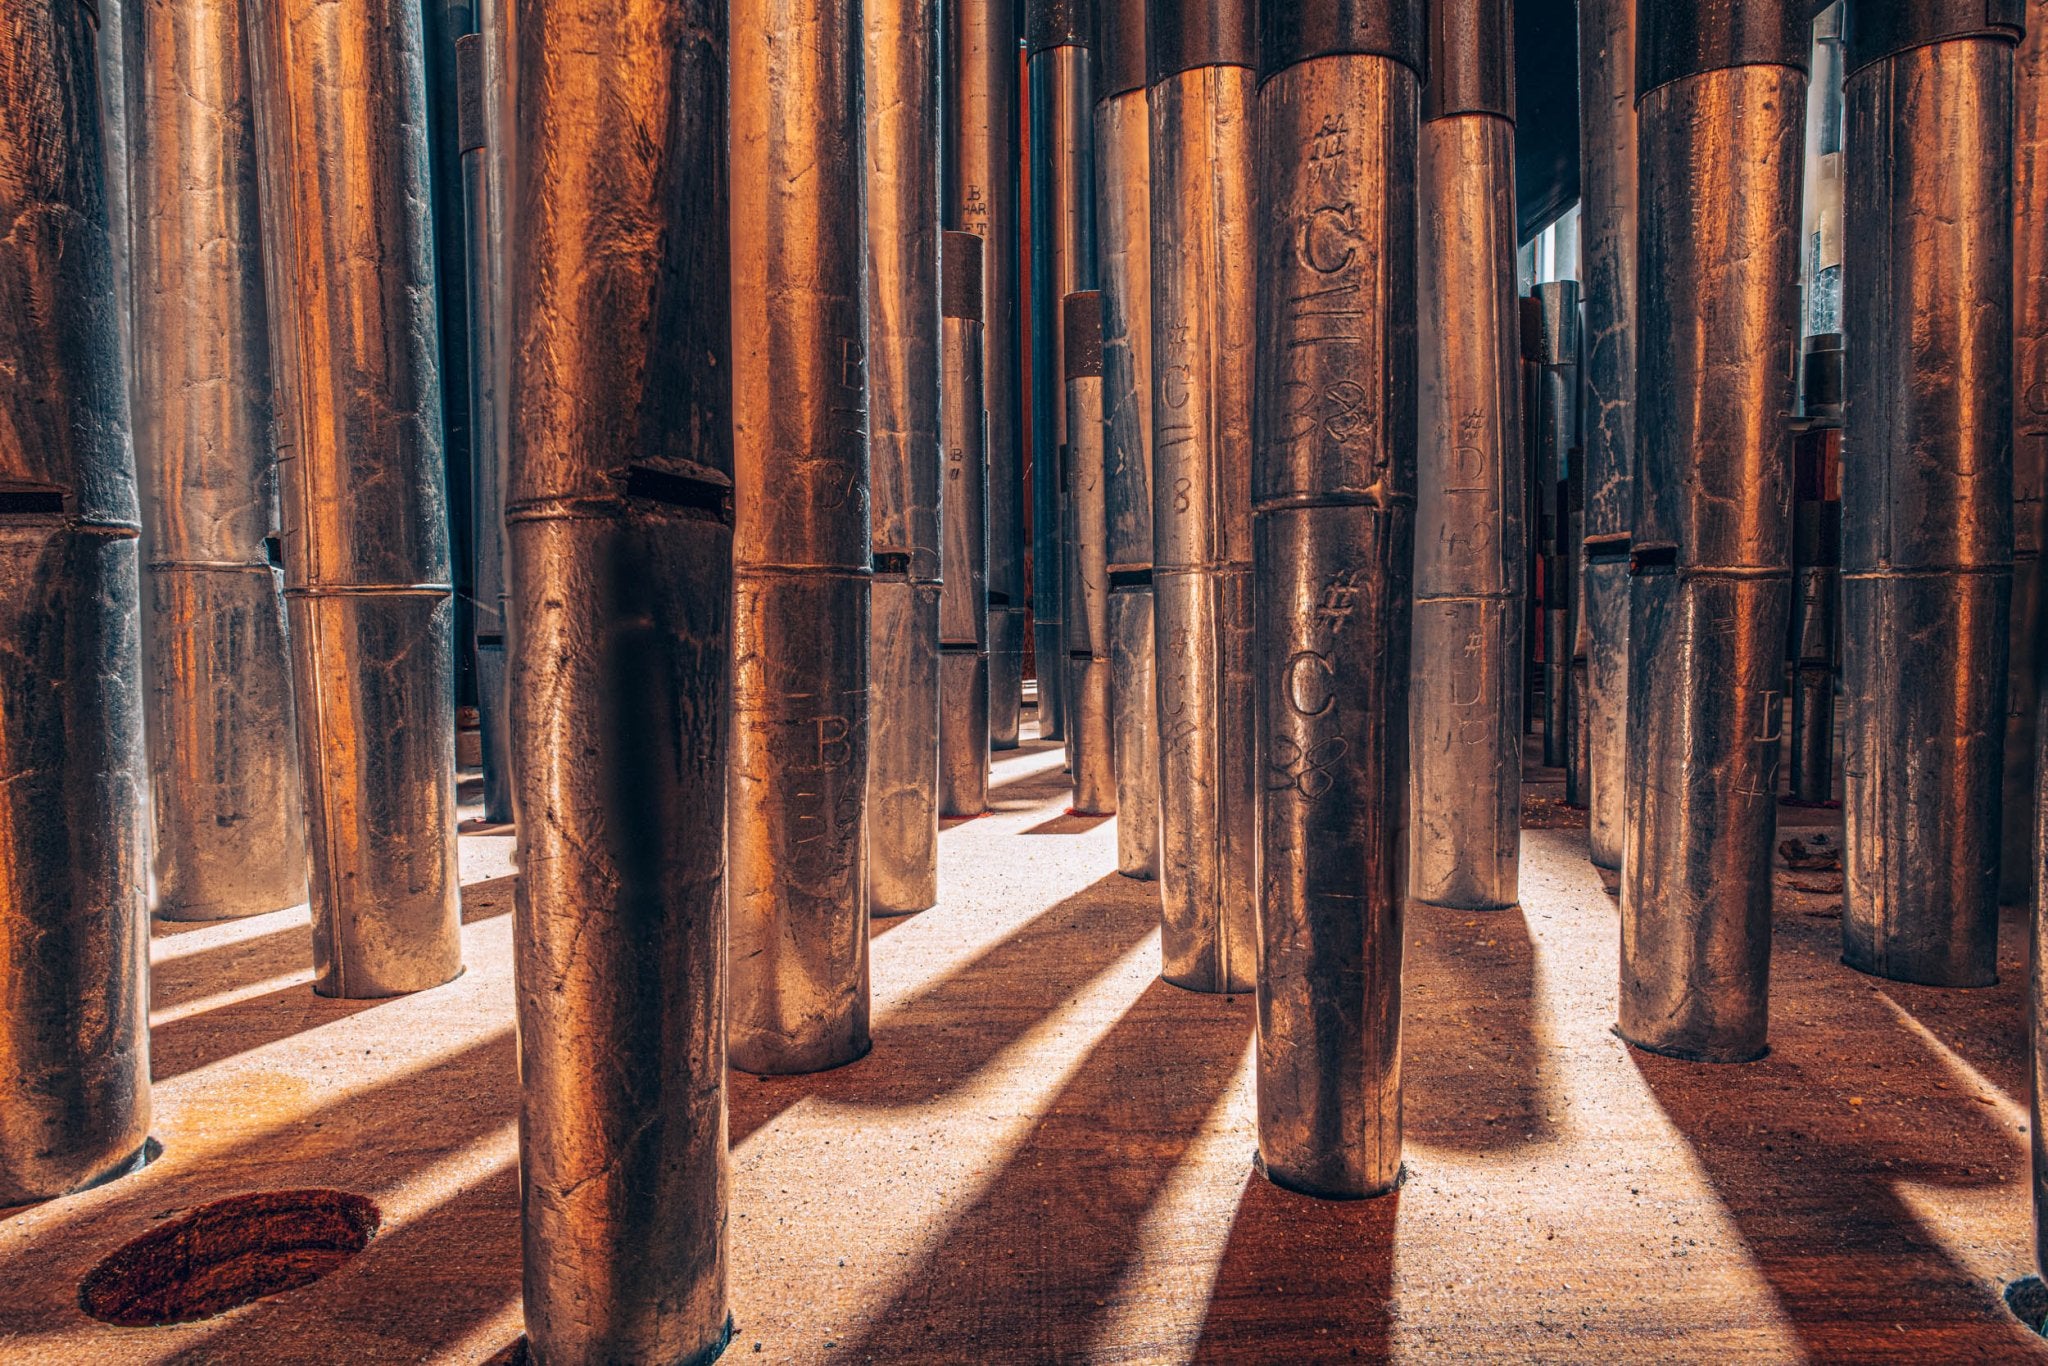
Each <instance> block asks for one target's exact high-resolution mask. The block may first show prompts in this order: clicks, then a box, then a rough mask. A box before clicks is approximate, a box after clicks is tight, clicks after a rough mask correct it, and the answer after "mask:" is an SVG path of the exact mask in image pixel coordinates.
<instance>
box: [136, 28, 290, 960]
mask: <svg viewBox="0 0 2048 1366" xmlns="http://www.w3.org/2000/svg"><path fill="white" fill-rule="evenodd" d="M132 17H133V19H134V20H135V23H134V32H133V37H134V38H135V40H136V41H135V43H134V44H133V46H132V47H130V48H129V50H128V53H127V57H128V60H129V61H130V62H131V63H132V64H133V67H134V69H135V88H136V104H135V111H134V112H135V119H134V121H133V125H132V127H131V129H130V135H129V148H130V157H131V189H132V196H131V203H132V205H133V209H134V215H135V232H134V236H133V243H134V251H133V257H132V273H133V277H134V282H135V289H134V292H133V301H134V307H133V320H134V331H135V336H136V345H135V347H134V349H133V351H132V353H131V354H132V355H133V358H134V366H133V380H132V384H131V392H132V394H133V396H134V402H135V458H136V487H137V491H138V493H139V495H140V502H141V509H142V528H143V542H144V549H145V557H146V563H145V566H144V583H145V591H144V595H143V596H144V601H145V603H146V604H147V608H146V610H145V611H144V612H143V614H142V623H143V642H144V646H143V664H144V669H145V672H146V674H147V676H148V679H149V684H148V690H147V694H146V700H147V712H148V724H147V726H146V727H145V729H146V730H147V733H148V737H149V756H150V792H151V796H152V799H153V806H154V808H155V833H156V840H155V849H154V855H155V860H154V861H155V870H156V912H157V914H158V915H160V916H162V917H164V918H165V919H167V920H212V919H218V918H222V917H227V916H243V915H258V914H261V913H263V912H265V911H274V910H277V909H279V908H280V907H284V906H296V905H298V904H300V903H301V902H303V901H305V899H306V837H305V811H304V805H303V799H302V797H301V795H300V787H299V764H298V754H297V751H296V748H295V741H294V737H293V734H292V677H291V665H290V659H289V655H288V653H287V649H286V642H285V622H284V600H283V598H282V597H281V596H280V590H281V588H282V583H281V582H280V579H279V575H278V572H277V569H276V567H275V566H274V565H273V564H272V563H271V559H270V554H269V546H268V544H267V540H266V538H268V537H270V536H271V535H272V534H274V533H275V531H276V530H277V468H276V461H275V453H274V451H273V449H272V446H271V420H272V418H271V414H272V408H271V392H270V359H269V355H268V329H267V326H266V323H265V320H264V293H263V259H262V250H261V243H260V238H259V232H258V219H259V210H258V203H257V199H258V196H257V183H256V145H255V127H254V123H253V121H252V118H251V112H250V100H249V68H248V61H247V58H246V55H245V45H244V38H243V29H242V7H241V5H240V4H239V3H236V0H202V2H201V3H196V4H193V5H190V6H185V7H179V8H175V9H174V8H173V7H171V6H169V5H165V4H147V3H144V4H138V5H136V6H135V7H134V9H133V11H132Z"/></svg>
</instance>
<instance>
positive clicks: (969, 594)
mask: <svg viewBox="0 0 2048 1366" xmlns="http://www.w3.org/2000/svg"><path fill="white" fill-rule="evenodd" d="M939 261H940V267H941V271H942V278H941V285H940V291H939V304H940V312H941V322H940V324H939V376H940V381H941V384H942V386H943V387H942V397H941V399H940V403H939V413H940V423H941V426H940V448H941V450H942V451H943V452H944V456H945V480H944V483H943V484H942V486H941V492H942V498H941V505H940V509H939V526H940V529H941V531H942V532H943V533H944V536H945V547H944V554H943V555H942V557H941V559H942V562H943V564H944V565H945V584H944V587H942V588H941V589H940V592H939V814H940V815H941V816H956V817H957V816H979V815H981V814H983V813H984V812H986V811H987V810H988V714H989V696H988V689H989V677H988V624H989V610H988V425H989V424H988V410H987V409H986V408H985V407H984V406H983V405H982V380H983V375H984V373H985V365H984V362H983V356H982V308H983V295H984V287H983V283H982V281H983V267H982V249H981V239H980V238H979V237H976V236H975V235H974V234H973V233H971V232H949V233H947V234H946V236H945V241H944V243H943V245H942V246H941V248H940V252H939Z"/></svg>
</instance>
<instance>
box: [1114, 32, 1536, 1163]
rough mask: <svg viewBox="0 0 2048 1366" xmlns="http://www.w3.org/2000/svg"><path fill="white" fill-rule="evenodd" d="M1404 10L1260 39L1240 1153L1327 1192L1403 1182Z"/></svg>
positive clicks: (1408, 53) (1408, 296) (1411, 398)
mask: <svg viewBox="0 0 2048 1366" xmlns="http://www.w3.org/2000/svg"><path fill="white" fill-rule="evenodd" d="M1422 10H1423V7H1422V5H1421V4H1420V3H1419V2H1418V0H1381V2H1379V3H1368V4H1355V3H1350V2H1349V0H1312V2H1310V3H1304V4H1301V5H1298V6H1292V7H1281V6H1268V7H1266V9H1265V12H1264V16H1263V23H1262V25H1261V29H1262V32H1261V39H1262V41H1261V49H1262V51H1261V64H1260V76H1261V88H1260V90H1259V95H1258V124H1259V146H1260V149H1261V152H1260V164H1259V202H1260V209H1259V212H1258V216H1257V219H1256V233H1257V251H1258V261H1259V271H1258V276H1259V279H1258V299H1257V310H1256V317H1257V320H1258V346H1257V351H1258V394H1259V403H1258V426H1257V434H1256V444H1255V454H1254V457H1253V461H1252V472H1251V487H1252V506H1253V509H1254V515H1253V521H1254V525H1255V530H1254V549H1253V564H1254V576H1255V578H1256V582H1257V610H1256V621H1257V651H1256V658H1257V660H1258V678H1259V687H1258V725H1259V737H1260V740H1261V742H1262V754H1263V764H1262V770H1263V771H1262V774H1261V779H1262V780H1261V782H1260V784H1259V787H1260V792H1259V830H1260V838H1261V854H1262V861H1263V874H1262V877H1261V882H1260V894H1259V921H1258V930H1259V960H1258V996H1259V999H1258V1129H1259V1163H1260V1166H1261V1168H1262V1169H1263V1170H1264V1171H1265V1172H1266V1174H1267V1175H1268V1176H1269V1177H1271V1178H1272V1179H1273V1180H1274V1181H1275V1182H1276V1183H1278V1184H1280V1185H1283V1186H1287V1187H1290V1188H1293V1189H1296V1190H1301V1191H1305V1192H1308V1193H1310V1194H1313V1195H1321V1196H1331V1197H1355V1196H1366V1195H1376V1194H1380V1193H1382V1192H1385V1191H1388V1190H1392V1189H1393V1188H1394V1187H1395V1186H1397V1185H1398V1184H1399V1183H1400V1179H1401V1023H1400V1022H1401V936H1402V929H1401V926H1402V904H1403V899H1404V897H1405V896H1406V894H1407V889H1408V877H1407V871H1408V870H1407V846H1408V830H1407V820H1406V817H1407V802H1408V733H1407V732H1408V696H1407V693H1408V646H1409V611H1410V609H1409V590H1410V584H1411V577H1412V573H1413V564H1414V534H1415V533H1414V515H1415V438H1416V409H1415V384H1414V376H1415V373H1416V338H1415V330H1414V322H1413V320H1414V318H1415V316H1416V309H1415V279H1414V257H1415V250H1414V249H1415V232H1416V223H1417V216H1416V199H1415V194H1416V188H1415V187H1416V160H1417V118H1418V101H1419V95H1420V86H1421V80H1420V72H1421V70H1422V67H1423V60H1424V58H1423V53H1424V43H1425V41H1426V39H1425V33H1424V27H1423V13H1422ZM1438 20H1439V22H1443V21H1445V20H1456V21H1465V22H1472V23H1477V22H1478V17H1477V16H1476V15H1474V14H1473V13H1472V11H1470V10H1463V9H1461V8H1458V7H1453V8H1452V10H1451V11H1450V12H1448V13H1444V12H1440V13H1439V15H1438ZM1445 33H1446V30H1443V29H1439V30H1438V34H1439V36H1443V35H1444V34H1445ZM1448 33H1449V34H1450V35H1452V36H1455V37H1457V38H1460V39H1464V40H1468V41H1469V39H1470V38H1471V37H1472V36H1473V35H1471V34H1468V33H1464V32H1461V29H1460V27H1453V28H1451V29H1450V30H1448ZM1438 46H1439V50H1441V44H1439V45H1438ZM1484 47H1485V44H1484V43H1483V41H1482V42H1481V43H1479V44H1475V45H1474V50H1472V51H1468V52H1467V53H1465V54H1463V55H1464V56H1465V57H1466V58H1467V59H1469V60H1467V61H1464V62H1460V61H1457V60H1453V61H1451V62H1450V63H1449V64H1448V72H1454V73H1456V74H1457V76H1458V77H1459V78H1461V81H1462V80H1465V79H1469V80H1471V81H1472V84H1471V85H1465V84H1462V83H1460V84H1458V85H1456V86H1455V87H1454V88H1452V89H1446V88H1445V86H1439V89H1438V92H1437V96H1436V98H1438V99H1439V101H1440V102H1441V99H1442V96H1444V95H1446V94H1448V95H1450V96H1451V98H1450V100H1449V101H1448V105H1447V106H1446V107H1459V106H1462V105H1464V104H1465V103H1466V101H1467V99H1468V98H1471V99H1483V97H1484V91H1483V82H1481V81H1480V80H1478V79H1477V78H1478V77H1479V76H1480V73H1482V72H1483V71H1485V69H1486V66H1487V63H1486V61H1483V60H1481V58H1482V55H1484V56H1486V57H1492V56H1493V55H1494V54H1492V53H1484V51H1483V49H1484ZM1497 51H1498V49H1497V48H1496V52H1497ZM1448 84H1450V83H1448V82H1447V83H1446V85H1448ZM1164 143H1165V140H1164V139H1163V138H1162V139H1160V140H1159V141H1158V142H1157V143H1155V146H1160V147H1163V146H1164ZM1155 266H1156V262H1155ZM1165 321H1166V320H1165V319H1164V318H1162V323H1163V322H1165ZM1482 345H1484V343H1482ZM1488 368H1490V365H1489V367H1488ZM1167 427H1168V424H1167V422H1166V420H1165V410H1164V409H1163V408H1162V410H1161V415H1160V417H1159V419H1158V420H1157V421H1156V422H1155V426H1154V430H1155V431H1156V432H1157V433H1158V434H1159V438H1160V441H1161V443H1162V449H1163V448H1164V442H1165V440H1166V433H1167ZM1162 486H1164V481H1163V480H1162ZM1165 501H1166V500H1165V499H1162V503H1163V502H1165ZM1162 558H1163V557H1162ZM1169 791H1170V789H1169Z"/></svg>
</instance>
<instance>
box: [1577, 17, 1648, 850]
mask: <svg viewBox="0 0 2048 1366" xmlns="http://www.w3.org/2000/svg"><path fill="white" fill-rule="evenodd" d="M1579 253H1580V271H1579V278H1580V280H1581V281H1582V283H1583V296H1584V321H1585V366H1584V369H1583V371H1582V372H1581V384H1582V386H1583V388H1582V401H1583V414H1584V430H1583V431H1582V432H1581V433H1580V446H1581V449H1582V450H1583V451H1584V459H1583V462H1582V463H1583V465H1584V467H1585V490H1586V537H1585V543H1584V546H1583V553H1584V556H1585V565H1584V570H1583V572H1582V574H1581V577H1580V585H1581V588H1582V590H1583V598H1584V601H1583V604H1582V607H1581V610H1582V611H1583V612H1584V614H1585V617H1586V706H1585V717H1586V730H1587V764H1586V769H1587V772H1586V779H1587V786H1588V788H1589V789H1590V791H1589V792H1588V794H1587V796H1588V801H1587V807H1588V810H1589V813H1590V817H1589V820H1588V825H1589V827H1590V828H1589V830H1588V835H1589V842H1590V844H1591V849H1592V859H1593V862H1594V863H1595V864H1596V865H1598V866H1599V867H1602V868H1610V869H1611V868H1619V867H1621V843H1622V841H1621V833H1622V790H1623V781H1624V774H1625V773H1626V772H1627V767H1628V763H1627V742H1626V738H1625V732H1626V730H1627V724H1628V614H1629V607H1628V595H1629V588H1628V549H1629V519H1630V518H1631V517H1633V516H1634V507H1633V504H1632V495H1631V493H1630V490H1629V480H1630V478H1631V472H1632V468H1633V463H1634V455H1633V451H1634V446H1635V435H1636V432H1635V425H1636V414H1635V395H1636V0H1579Z"/></svg>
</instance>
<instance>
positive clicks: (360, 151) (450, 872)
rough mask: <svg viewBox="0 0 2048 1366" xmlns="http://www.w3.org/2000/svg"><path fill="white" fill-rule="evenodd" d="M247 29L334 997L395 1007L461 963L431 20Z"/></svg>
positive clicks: (318, 893)
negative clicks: (259, 125) (426, 29)
mask: <svg viewBox="0 0 2048 1366" xmlns="http://www.w3.org/2000/svg"><path fill="white" fill-rule="evenodd" d="M249 16H250V26H251V27H250V32H251V34H252V38H251V49H252V66H254V67H255V68H256V69H257V70H258V72H259V79H258V81H257V83H256V96H257V100H258V102H259V103H260V104H267V105H268V106H270V107H269V110H268V111H267V113H265V114H264V115H263V117H264V118H265V119H266V120H268V122H269V124H270V132H269V133H267V134H266V135H265V138H264V151H265V152H266V153H267V154H268V155H269V157H270V165H269V166H268V167H267V168H266V169H265V171H264V174H265V176H266V177H268V178H269V179H270V181H271V182H272V183H271V185H270V187H269V190H268V191H267V192H266V195H265V206H264V208H265V212H264V225H263V226H264V235H265V248H264V250H265V254H266V256H273V257H275V258H276V261H275V264H274V265H273V266H271V267H270V268H269V275H270V278H271V279H272V280H273V281H274V282H280V283H281V284H282V285H283V286H284V287H285V288H288V289H289V291H290V292H289V296H288V297H278V294H279V291H278V290H277V289H273V290H272V297H271V300H270V317H271V346H272V368H273V373H274V374H275V375H277V376H278V377H279V378H280V379H281V380H283V381H284V382H283V383H282V384H281V385H280V389H279V392H280V396H281V397H286V398H287V399H288V403H289V407H288V412H289V414H290V421H291V422H292V424H293V428H294V433H293V440H292V443H291V450H290V453H289V456H288V457H287V456H284V455H282V454H281V455H280V461H279V468H280V472H281V475H282V480H281V484H282V487H281V494H282V504H283V515H282V519H281V520H282V523H283V536H282V542H283V551H284V573H285V605H286V610H287V616H288V620H289V622H290V627H291V651H292V662H293V683H294V690H295V694H296V711H297V722H298V734H299V761H300V769H301V773H302V775H303V781H304V785H305V789H306V808H307V816H308V826H309V830H308V835H309V844H310V847H311V850H312V855H313V876H312V880H311V881H312V886H311V899H312V903H313V965H314V984H313V985H314V990H315V991H318V992H320V993H321V994H322V995H329V996H350V997H375V996H390V995H395V994H398V993H401V992H407V991H418V990H420V989H422V988H425V987H431V986H436V985H438V984H440V983H442V982H446V981H448V980H449V979H450V978H452V977H454V976H455V975H456V974H457V973H459V972H460V971H461V970H462V938H461V933H460V931H461V925H460V918H459V914H458V912H459V910H460V895H459V881H458V878H457V873H456V863H455V699H454V695H453V691H452V688H451V684H450V680H451V679H452V678H453V676H454V668H455V666H454V656H453V649H454V607H453V588H452V586H451V583H450V571H451V566H450V563H449V554H448V519H447V508H446V505H445V504H446V498H445V490H444V485H443V479H444V470H443V468H442V462H441V374H440V365H439V359H438V358H439V347H440V342H439V332H438V328H437V324H436V319H435V304H434V297H435V295H434V265H433V242H432V235H431V232H430V225H429V223H428V220H427V202H428V186H427V179H428V174H427V146H426V127H427V111H426V105H427V97H426V70H425V65H424V57H423V53H422V48H421V43H422V36H421V24H422V16H421V11H420V9H419V7H418V6H417V5H413V6H410V7H408V6H406V5H402V4H395V3H391V0H371V2H370V3H366V4H364V5H350V6H342V7H336V6H332V5H325V4H319V3H315V2H314V0H252V3H251V5H250V8H249ZM258 48H261V49H263V51H262V54H261V56H260V58H259V57H258V56H257V55H256V49H258ZM259 62H260V66H258V65H257V63H259ZM280 444H282V443H280Z"/></svg>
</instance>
